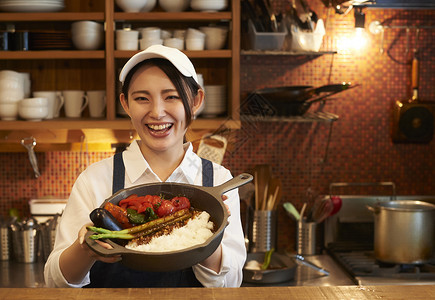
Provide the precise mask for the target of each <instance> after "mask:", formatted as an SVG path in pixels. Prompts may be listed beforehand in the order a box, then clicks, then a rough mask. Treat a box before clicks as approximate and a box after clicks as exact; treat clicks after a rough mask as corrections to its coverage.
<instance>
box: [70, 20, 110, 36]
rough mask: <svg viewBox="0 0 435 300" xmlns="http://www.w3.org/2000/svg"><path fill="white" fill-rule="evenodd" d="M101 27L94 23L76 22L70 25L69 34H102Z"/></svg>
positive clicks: (102, 29)
mask: <svg viewBox="0 0 435 300" xmlns="http://www.w3.org/2000/svg"><path fill="white" fill-rule="evenodd" d="M103 31H104V28H103V25H102V24H100V23H98V22H94V21H77V22H74V23H72V25H71V32H72V34H76V33H85V32H103Z"/></svg>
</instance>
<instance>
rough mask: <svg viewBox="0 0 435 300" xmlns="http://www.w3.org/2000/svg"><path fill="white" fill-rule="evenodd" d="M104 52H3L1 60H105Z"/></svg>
mask: <svg viewBox="0 0 435 300" xmlns="http://www.w3.org/2000/svg"><path fill="white" fill-rule="evenodd" d="M104 58H105V52H104V50H95V51H87V50H40V51H3V52H2V53H1V59H20V60H28V59H104Z"/></svg>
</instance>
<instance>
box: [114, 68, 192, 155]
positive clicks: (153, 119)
mask: <svg viewBox="0 0 435 300" xmlns="http://www.w3.org/2000/svg"><path fill="white" fill-rule="evenodd" d="M121 103H122V105H123V107H124V109H125V111H126V112H127V113H128V115H129V116H130V118H131V121H132V123H133V126H134V128H135V129H136V131H137V133H138V135H139V136H140V138H141V140H142V146H143V147H146V148H148V149H150V150H152V151H155V152H162V151H168V150H169V151H170V150H171V149H176V150H179V149H180V148H179V147H180V146H181V147H182V145H183V137H184V134H185V132H186V114H185V111H184V106H183V102H182V100H181V98H180V96H179V94H178V92H177V90H176V88H175V86H174V84H173V83H172V82H171V80H170V79H169V78H168V76H167V75H166V74H165V73H164V72H163V71H162V70H161V69H160V68H158V67H156V66H149V65H145V66H143V67H141V68H140V69H138V70H137V72H136V73H135V74H134V75H133V77H132V79H131V82H130V86H129V90H128V103H127V99H125V97H124V95H123V94H121Z"/></svg>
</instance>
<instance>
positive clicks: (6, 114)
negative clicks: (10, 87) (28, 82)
mask: <svg viewBox="0 0 435 300" xmlns="http://www.w3.org/2000/svg"><path fill="white" fill-rule="evenodd" d="M17 116H18V103H17V102H13V103H3V102H0V118H1V119H2V120H4V121H12V120H16V119H17Z"/></svg>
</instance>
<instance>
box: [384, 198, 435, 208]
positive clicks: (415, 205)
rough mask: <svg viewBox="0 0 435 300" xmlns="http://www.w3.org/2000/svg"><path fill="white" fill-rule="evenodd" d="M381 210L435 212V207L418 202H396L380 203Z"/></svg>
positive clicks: (427, 203)
mask: <svg viewBox="0 0 435 300" xmlns="http://www.w3.org/2000/svg"><path fill="white" fill-rule="evenodd" d="M379 207H380V208H381V209H387V210H397V211H435V205H434V204H432V203H429V202H424V201H416V200H395V201H388V202H381V203H379Z"/></svg>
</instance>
